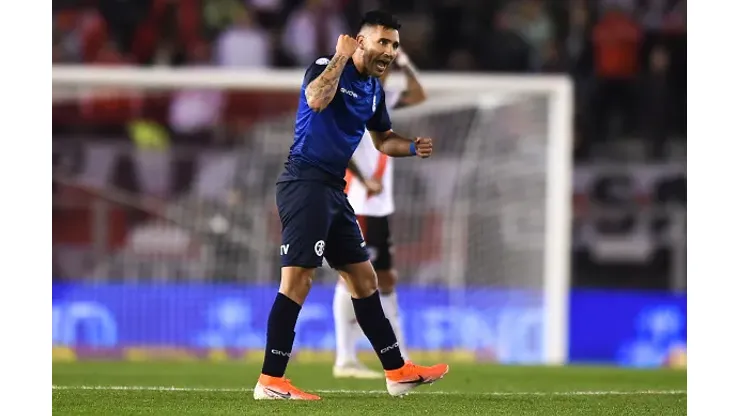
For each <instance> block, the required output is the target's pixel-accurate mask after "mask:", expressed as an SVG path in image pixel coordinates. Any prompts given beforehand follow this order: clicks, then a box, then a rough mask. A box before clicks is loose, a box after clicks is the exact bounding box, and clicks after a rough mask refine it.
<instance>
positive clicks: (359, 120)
mask: <svg viewBox="0 0 740 416" xmlns="http://www.w3.org/2000/svg"><path fill="white" fill-rule="evenodd" d="M399 28H400V24H399V23H398V21H397V20H396V19H395V18H394V17H393V16H391V15H389V14H387V13H383V12H377V11H376V12H369V13H367V14H366V15H365V17H364V19H363V22H362V25H361V28H360V30H359V33H358V34H357V37H356V38H353V37H351V36H347V35H341V36H340V37H339V38H338V39H337V47H336V53H335V54H334V56H332V57H322V58H319V59H317V60H316V62H315V63H314V64H313V65H311V66H310V67H309V68H308V70H307V71H306V74H305V78H304V80H303V85H302V87H301V95H300V98H299V104H298V111H297V114H296V127H295V139H294V143H293V146H291V148H290V154H289V156H288V160H287V162H286V163H285V170H284V171H283V173H282V174H281V175H280V177H279V178H278V181H277V185H276V202H277V207H278V214H279V216H280V222H281V224H282V244H281V246H280V254H281V263H282V268H281V272H280V288H279V290H278V294H277V296H276V298H275V301H274V303H273V305H272V309H271V310H270V315H269V317H268V320H267V343H266V346H265V358H264V362H263V365H262V374H261V375H260V377H259V380H258V381H257V386H256V387H255V389H254V398H255V399H294V400H318V399H319V397H318V396H316V395H313V394H309V393H306V392H303V391H301V390H299V389H297V388H296V387H294V386H293V385H292V384H291V383H290V381H289V380H288V379H286V378H285V370H286V368H287V366H288V360H289V359H290V354H291V352H292V349H293V340H294V338H295V332H294V330H295V325H296V321H297V320H298V314H299V312H300V310H301V305H303V302H304V301H305V300H306V297H307V296H308V292H309V289H310V286H311V280H312V278H313V275H314V272H315V270H316V268H317V267H320V266H321V264H322V261H323V259H324V258H326V260H327V262H328V263H329V265H330V266H331V267H333V268H335V269H337V270H340V271H342V273H343V276H346V284H347V289H348V290H349V292H350V294H351V296H352V305H353V307H354V311H355V316H356V317H357V323H358V325H359V326H360V328H362V331H363V332H364V333H365V335H366V336H367V338H368V339H369V340H370V344H371V345H372V346H373V349H374V350H375V352H376V353H377V355H378V358H379V359H380V362H381V364H382V366H383V369H384V370H385V378H386V387H387V389H388V392H389V393H390V394H391V395H394V396H398V395H403V394H405V393H407V392H408V391H409V390H411V389H413V388H414V387H417V386H419V385H421V384H426V383H432V382H434V381H436V380H439V379H440V378H442V377H443V376H444V375H445V374H446V373H447V371H448V370H449V366H447V365H446V364H438V365H435V366H432V367H424V366H419V365H415V364H413V363H411V362H409V361H405V360H404V359H403V356H402V355H401V351H400V350H399V348H398V341H397V339H396V335H395V334H394V332H393V327H392V326H391V324H390V322H389V321H388V319H387V318H386V317H385V314H384V313H383V307H382V305H381V303H380V295H379V293H378V279H377V276H376V274H375V270H374V269H373V266H372V264H371V263H370V260H369V255H368V252H367V250H366V248H365V242H364V240H363V237H362V233H361V231H360V228H359V225H358V224H357V218H356V217H355V214H354V211H353V210H352V206H351V205H350V203H349V201H348V200H347V196H346V195H345V194H344V186H345V181H344V174H345V170H346V169H347V166H348V164H349V160H350V159H351V157H352V154H353V153H354V151H355V149H356V148H357V145H358V144H359V143H360V140H361V139H362V135H363V133H364V132H365V129H367V130H368V131H369V132H370V136H371V137H372V141H373V143H374V145H375V147H376V148H377V149H378V150H379V151H380V152H382V153H384V154H386V155H388V156H391V157H403V156H419V157H421V158H426V157H429V156H431V154H432V140H431V139H429V138H416V139H413V140H409V139H407V138H404V137H402V136H400V135H398V134H397V133H395V132H394V131H393V130H391V122H390V119H389V117H388V111H387V110H386V104H385V93H384V91H383V87H382V85H381V83H380V80H379V79H378V77H380V76H381V75H383V73H384V72H385V71H386V70H388V69H389V67H390V65H391V63H392V62H393V60H394V59H395V57H396V55H397V53H398V46H399V35H398V29H399Z"/></svg>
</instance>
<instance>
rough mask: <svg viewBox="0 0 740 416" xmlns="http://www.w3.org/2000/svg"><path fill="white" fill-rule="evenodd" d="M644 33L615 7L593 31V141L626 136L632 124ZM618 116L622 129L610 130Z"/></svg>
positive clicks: (602, 18) (625, 13)
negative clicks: (594, 74)
mask: <svg viewBox="0 0 740 416" xmlns="http://www.w3.org/2000/svg"><path fill="white" fill-rule="evenodd" d="M641 42H642V30H641V28H640V27H639V26H638V25H637V22H635V20H634V19H633V18H632V16H631V15H630V14H629V13H627V12H626V11H625V10H624V9H623V8H621V7H616V6H612V7H609V8H607V9H606V10H605V12H604V14H603V15H602V17H601V19H600V20H599V22H598V23H597V24H596V26H595V27H594V29H593V45H594V46H593V47H594V60H595V61H594V66H595V72H596V77H597V79H596V85H595V91H594V93H593V95H592V97H591V98H592V101H591V102H592V105H591V106H590V108H591V109H592V111H593V113H592V114H590V115H589V116H588V118H589V120H590V121H591V128H590V134H589V136H590V138H589V140H590V141H591V142H593V141H594V140H598V139H599V138H601V136H606V137H612V136H614V135H615V134H619V133H625V132H626V131H627V128H628V127H630V126H631V123H632V122H633V107H634V105H635V104H636V102H635V88H636V85H635V82H636V80H637V76H638V73H639V69H640V68H639V67H640V64H639V52H640V46H641ZM615 115H617V116H619V118H620V121H621V124H620V129H619V130H618V131H615V129H614V128H612V126H611V121H612V120H611V119H612V117H613V116H615Z"/></svg>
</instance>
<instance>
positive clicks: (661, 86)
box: [640, 45, 671, 160]
mask: <svg viewBox="0 0 740 416" xmlns="http://www.w3.org/2000/svg"><path fill="white" fill-rule="evenodd" d="M669 65H670V57H669V55H668V51H667V50H666V49H665V48H664V47H662V46H660V45H659V46H656V47H655V48H653V50H652V51H651V52H650V61H649V71H648V73H647V75H646V76H645V79H644V80H643V86H642V88H641V92H642V96H641V97H640V98H641V100H642V101H641V106H642V114H641V116H642V117H641V121H642V123H641V124H642V127H643V132H644V133H645V136H646V138H647V142H646V144H647V145H648V149H649V150H648V153H649V156H650V157H651V158H652V159H653V160H662V159H663V158H664V157H665V145H666V141H667V139H668V121H669V110H668V108H669V107H668V106H669V103H670V102H671V96H670V93H671V89H670V85H669V80H668V69H669Z"/></svg>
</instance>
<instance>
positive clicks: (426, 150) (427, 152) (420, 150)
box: [414, 137, 432, 159]
mask: <svg viewBox="0 0 740 416" xmlns="http://www.w3.org/2000/svg"><path fill="white" fill-rule="evenodd" d="M414 147H416V156H419V157H420V158H422V159H426V158H428V157H429V156H431V155H432V139H430V138H429V137H417V138H416V139H414Z"/></svg>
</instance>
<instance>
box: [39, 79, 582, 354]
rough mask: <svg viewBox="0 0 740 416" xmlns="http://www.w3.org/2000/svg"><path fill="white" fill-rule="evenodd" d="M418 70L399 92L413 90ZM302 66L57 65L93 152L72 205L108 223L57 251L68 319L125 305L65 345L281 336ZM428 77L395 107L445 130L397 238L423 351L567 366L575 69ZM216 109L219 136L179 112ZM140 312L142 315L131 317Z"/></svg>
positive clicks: (64, 93) (415, 172) (403, 206)
mask: <svg viewBox="0 0 740 416" xmlns="http://www.w3.org/2000/svg"><path fill="white" fill-rule="evenodd" d="M400 78H401V76H392V77H391V80H390V85H389V86H388V88H398V87H401V86H402V82H401V81H402V80H401V79H400ZM301 79H302V71H271V72H269V73H267V72H259V71H258V72H250V71H245V72H224V71H219V70H162V69H155V70H144V69H96V68H93V69H90V68H78V67H56V68H54V70H53V87H54V105H55V106H60V107H59V108H62V107H64V106H65V105H66V106H67V107H66V108H67V110H65V111H73V110H75V111H77V112H79V114H81V116H80V117H81V118H79V119H75V118H74V117H73V116H69V118H67V119H64V120H62V119H61V118H60V121H59V123H58V124H60V125H63V126H59V128H58V129H57V128H56V126H55V130H59V131H60V132H59V133H55V138H54V146H55V152H56V153H57V154H60V155H62V156H60V159H61V160H66V159H65V156H64V155H67V156H66V157H67V158H69V156H68V154H69V149H70V148H74V149H77V151H76V153H75V154H76V155H77V156H76V158H77V159H76V160H77V162H76V163H74V164H73V165H74V168H70V167H69V166H66V168H65V166H64V164H60V167H58V168H57V170H56V172H57V173H56V176H55V184H57V185H58V186H60V187H61V188H62V189H63V190H64V192H59V193H58V195H55V212H57V210H58V211H64V209H65V206H67V208H68V205H70V204H71V205H72V206H76V204H77V205H84V206H86V207H87V209H88V211H89V213H90V220H89V223H90V225H89V227H90V234H91V235H92V236H93V237H91V238H90V239H89V241H87V242H86V243H84V244H67V242H66V241H65V240H64V239H62V238H59V239H57V240H58V241H60V242H59V243H58V244H55V256H56V257H57V261H58V262H59V263H60V264H64V265H65V267H66V268H67V270H68V271H67V272H66V273H65V274H66V275H74V276H75V278H76V280H75V282H74V283H69V282H68V281H65V282H64V283H63V285H64V286H63V287H64V288H65V293H72V294H73V295H68V297H63V298H62V299H61V300H59V301H58V304H56V305H55V308H56V309H55V313H59V314H60V316H62V315H64V314H66V316H68V315H69V314H70V313H69V308H71V307H73V306H74V302H82V301H85V302H91V303H92V304H94V305H97V306H95V307H97V308H99V312H97V313H98V314H100V315H101V316H102V315H106V316H109V317H110V319H107V320H102V319H99V321H100V322H104V324H101V323H100V322H97V323H96V325H98V326H102V327H103V329H99V328H98V329H97V331H98V332H97V333H98V335H95V336H90V335H85V336H83V335H80V334H79V333H77V332H74V331H73V332H72V333H68V332H64V331H63V330H61V329H60V330H59V331H57V334H56V335H55V337H54V338H55V343H57V344H59V345H65V346H77V345H80V344H85V343H87V344H92V345H93V346H96V347H101V348H102V347H121V348H123V347H126V346H128V345H131V344H137V345H150V346H153V347H156V346H163V345H166V346H170V347H172V346H175V347H181V348H184V349H187V348H191V347H195V348H207V349H219V348H232V349H233V348H235V349H243V350H259V348H261V342H262V337H263V336H264V331H263V328H264V325H265V322H266V314H267V312H268V310H269V305H270V303H271V301H272V298H273V295H274V289H275V287H276V283H277V281H278V279H279V264H280V263H279V249H278V248H279V244H280V237H279V223H278V220H277V215H276V211H275V206H274V205H275V204H274V183H275V179H276V178H277V176H278V174H279V173H280V170H281V169H282V166H283V163H284V161H285V157H286V155H287V151H288V148H289V147H290V145H291V143H292V139H293V123H294V113H293V112H292V110H293V108H294V106H295V103H296V102H297V101H296V100H297V93H298V88H299V87H300V81H301ZM422 84H423V85H424V87H425V88H426V90H427V92H428V96H429V99H428V100H427V101H426V102H425V103H423V104H422V105H420V106H417V107H412V108H407V109H399V110H397V111H395V112H392V113H391V119H392V121H393V125H394V130H396V131H398V132H400V133H401V134H404V135H415V136H422V135H423V136H429V137H433V138H434V139H435V142H434V143H435V153H434V156H433V157H432V158H431V159H428V160H420V159H416V158H409V159H399V160H397V161H396V164H395V166H396V168H395V185H394V187H395V201H396V213H395V214H394V216H393V218H392V233H393V238H394V246H395V253H394V254H395V265H396V267H397V269H398V271H399V276H400V284H401V286H402V287H401V289H400V290H399V301H400V304H401V308H402V310H403V316H404V318H403V319H404V326H405V328H406V334H407V335H406V338H407V342H408V343H409V347H410V349H411V350H412V351H418V352H419V353H424V352H439V351H443V352H444V351H448V352H455V353H459V354H462V355H461V356H465V357H469V358H472V359H478V360H482V359H492V360H496V361H499V362H505V363H552V364H557V363H562V362H564V360H565V357H566V349H567V345H566V339H567V328H566V320H567V311H566V309H567V293H568V286H569V275H570V271H569V255H570V208H569V206H570V197H571V196H570V195H571V194H570V180H571V161H570V154H571V136H572V134H571V130H570V128H571V127H570V125H571V118H572V102H571V101H572V97H571V95H572V92H571V87H570V83H569V81H567V80H566V79H564V78H560V77H498V76H483V75H472V74H463V75H458V74H455V75H452V74H437V73H434V74H424V75H422ZM188 94H189V95H188ZM239 94H241V95H239ZM96 97H97V98H96ZM100 97H108V98H107V101H106V100H105V99H99V98H100ZM188 97H190V99H188ZM96 99H99V100H98V101H96ZM157 100H163V102H165V103H166V104H161V105H163V106H165V107H162V108H164V110H163V109H162V108H160V109H159V110H157V109H156V108H158V107H156V104H152V102H157ZM101 102H102V103H103V104H101ZM178 105H179V106H180V107H179V108H180V110H179V111H180V113H179V114H181V115H180V116H177V114H176V113H177V111H176V110H175V107H176V106H178ZM116 106H118V107H116ZM188 106H190V107H188ZM291 106H293V108H291ZM69 107H72V108H73V110H69ZM120 107H125V110H124V111H123V113H125V114H124V115H123V116H121V115H120V112H121V111H120ZM111 108H113V110H115V108H118V110H116V111H118V112H116V111H113V110H112V109H111ZM188 108H190V109H191V110H192V111H190V112H188V110H187V109H188ZM214 109H216V110H217V111H212V110H214ZM55 111H57V112H59V113H61V111H62V110H57V107H55ZM203 113H206V114H207V115H210V117H211V118H207V117H203V119H204V120H205V121H208V122H209V123H210V124H208V123H206V124H207V127H206V128H205V129H201V130H198V129H195V128H193V127H192V126H191V127H190V128H189V129H187V128H184V127H180V129H179V130H178V129H176V128H174V127H173V126H171V125H168V123H174V122H175V121H176V120H177V118H178V117H179V119H180V121H179V122H178V123H179V124H180V125H181V126H185V127H187V126H188V125H189V124H188V121H192V123H191V124H195V121H197V119H198V117H200V116H201V115H202V114H203ZM110 114H118V115H117V117H119V118H122V120H123V123H122V124H123V129H122V130H121V131H120V132H117V131H116V130H115V128H113V127H111V126H113V125H116V123H114V122H109V123H107V124H106V123H104V122H103V121H105V120H108V119H106V118H105V117H108V116H110ZM183 114H184V116H183ZM55 117H57V114H55ZM60 117H61V116H60ZM110 117H111V118H113V116H110ZM183 120H184V122H183ZM120 121H121V120H119V122H120ZM119 124H121V123H119ZM101 126H102V127H101ZM106 126H107V127H108V128H109V131H106ZM183 131H185V132H184V133H183ZM113 136H123V137H122V138H121V137H117V139H118V140H115V139H114V137H113ZM121 139H122V140H121ZM70 143H72V144H70ZM122 165H123V166H124V168H122V167H121V166H122ZM125 166H128V170H126V169H125ZM126 172H128V173H126ZM183 172H185V173H183ZM127 175H128V176H131V177H134V179H133V180H131V178H128V180H129V181H128V182H127ZM183 176H185V177H187V178H186V179H181V180H180V179H178V178H182V177H183ZM113 177H117V178H119V179H120V183H116V182H115V181H113V180H111V178H113ZM131 181H133V182H134V186H131V187H127V186H125V185H121V183H123V184H126V183H130V182H131ZM173 183H175V184H177V183H179V184H180V185H176V186H175V185H173ZM70 195H71V196H70ZM83 195H84V196H83ZM62 200H64V201H66V202H64V203H62V202H59V203H57V202H56V201H62ZM82 200H84V201H86V202H79V201H82ZM65 204H66V205H65ZM55 215H56V214H55ZM61 215H62V214H60V216H61ZM56 218H57V217H55V232H56V227H57V222H56V221H57V220H56ZM60 218H67V217H60ZM86 221H87V220H86ZM122 224H123V225H122ZM111 240H116V242H111ZM335 279H336V275H335V274H334V273H333V272H332V271H330V270H326V269H324V270H321V271H320V272H319V276H318V279H317V283H316V286H315V289H314V293H315V294H312V295H311V296H310V299H309V303H307V305H306V307H304V310H303V312H302V316H301V323H300V324H299V327H301V326H303V327H305V328H306V329H305V330H304V331H303V332H304V334H301V333H300V332H301V330H300V328H299V329H298V330H297V332H299V334H298V337H297V339H296V347H297V348H296V350H300V349H301V348H303V349H305V350H330V349H331V348H333V342H332V336H333V334H332V329H333V325H332V323H331V313H330V312H331V311H330V308H331V302H330V301H329V299H330V294H331V290H332V286H333V284H334V281H335ZM59 285H60V287H62V286H61V285H62V283H60V284H59ZM70 288H72V289H74V290H71V289H70ZM59 290H60V291H61V290H62V289H59ZM152 299H155V300H152ZM147 302H149V303H147ZM158 302H159V303H161V305H160V304H159V303H158ZM157 305H159V306H157ZM65 308H67V309H65ZM132 313H133V314H134V315H137V316H138V317H137V318H130V317H129V316H130V314H132ZM183 315H186V316H183ZM60 319H61V318H60ZM68 319H71V318H68ZM132 319H140V320H142V321H137V322H139V325H140V328H138V329H137V328H130V327H131V326H134V327H135V326H136V325H134V324H133V323H132V321H131V320H132ZM143 320H147V321H148V322H146V323H142V322H143ZM111 321H112V322H113V323H112V324H111V323H110V322H111ZM105 322H108V323H107V324H106V323H105ZM93 332H95V331H93ZM100 333H103V334H105V335H100ZM111 333H115V334H114V335H111ZM85 337H87V338H85ZM83 338H85V339H83ZM298 354H300V352H299V353H298ZM412 356H413V353H412Z"/></svg>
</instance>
